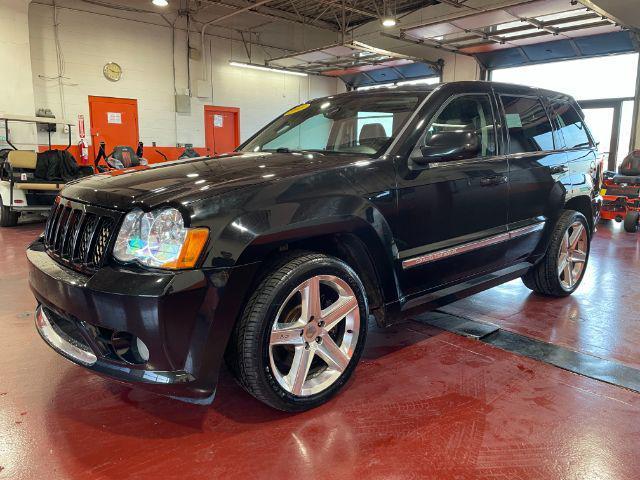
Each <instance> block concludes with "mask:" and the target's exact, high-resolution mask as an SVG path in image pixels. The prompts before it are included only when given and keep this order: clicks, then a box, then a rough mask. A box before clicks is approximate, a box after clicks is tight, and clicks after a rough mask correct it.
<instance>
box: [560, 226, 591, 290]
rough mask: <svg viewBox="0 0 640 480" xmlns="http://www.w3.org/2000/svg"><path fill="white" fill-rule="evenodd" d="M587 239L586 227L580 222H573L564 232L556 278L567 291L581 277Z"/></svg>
mask: <svg viewBox="0 0 640 480" xmlns="http://www.w3.org/2000/svg"><path fill="white" fill-rule="evenodd" d="M588 241H589V239H588V237H587V229H586V228H584V225H583V224H582V223H581V222H573V223H572V224H571V225H570V226H569V228H568V229H567V231H566V232H564V237H563V238H562V243H561V244H560V251H559V252H558V278H559V279H560V285H562V288H564V289H565V290H567V291H569V290H571V289H572V288H573V287H574V286H575V284H576V283H578V282H579V281H580V279H581V278H582V275H583V273H584V268H585V265H586V263H587V249H588V246H589V243H588Z"/></svg>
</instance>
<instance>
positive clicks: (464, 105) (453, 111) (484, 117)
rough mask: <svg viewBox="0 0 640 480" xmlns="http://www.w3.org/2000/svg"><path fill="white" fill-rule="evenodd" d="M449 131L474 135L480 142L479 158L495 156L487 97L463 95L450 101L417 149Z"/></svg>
mask: <svg viewBox="0 0 640 480" xmlns="http://www.w3.org/2000/svg"><path fill="white" fill-rule="evenodd" d="M450 131H456V132H458V131H469V132H473V133H475V134H476V135H477V136H478V140H479V141H480V156H482V157H490V156H493V155H496V154H497V151H496V135H495V127H494V121H493V112H492V109H491V100H490V98H489V96H488V95H464V96H460V97H456V98H454V99H453V100H451V101H450V102H449V103H448V104H447V105H446V106H445V107H444V109H443V110H442V111H441V112H440V113H439V114H438V115H437V117H436V118H435V119H434V120H433V121H432V122H431V124H430V125H429V127H428V128H427V130H426V132H425V133H424V134H423V135H422V137H421V138H420V140H419V141H418V145H417V147H420V146H422V145H429V141H430V140H431V137H432V136H433V135H435V134H437V133H442V132H450ZM418 154H419V153H418Z"/></svg>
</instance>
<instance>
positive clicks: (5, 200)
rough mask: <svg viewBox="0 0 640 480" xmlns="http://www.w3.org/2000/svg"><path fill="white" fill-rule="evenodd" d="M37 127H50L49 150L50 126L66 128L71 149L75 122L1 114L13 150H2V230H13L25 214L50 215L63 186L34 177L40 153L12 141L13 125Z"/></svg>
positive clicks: (59, 183)
mask: <svg viewBox="0 0 640 480" xmlns="http://www.w3.org/2000/svg"><path fill="white" fill-rule="evenodd" d="M14 122H16V123H35V124H45V125H47V132H48V134H49V150H51V128H49V126H50V125H66V126H67V127H68V130H69V131H68V133H69V143H68V145H67V148H66V150H68V149H69V148H70V147H71V127H72V126H74V124H73V123H72V122H69V121H66V120H62V119H56V118H44V117H26V116H20V115H2V114H0V125H3V126H4V130H5V132H6V139H5V142H6V143H7V145H8V146H9V147H10V148H4V149H0V227H13V226H15V225H16V224H17V223H18V218H19V217H20V214H22V213H41V214H47V213H48V212H49V210H50V209H51V206H52V205H53V203H54V201H55V198H56V196H57V194H58V192H59V191H60V188H62V185H63V184H64V182H61V181H46V180H41V179H38V178H36V177H35V175H34V174H35V170H36V166H37V163H38V157H37V152H36V151H32V150H19V149H18V148H17V147H16V146H15V144H14V142H15V140H14V139H12V138H11V131H10V128H9V126H10V124H11V123H14Z"/></svg>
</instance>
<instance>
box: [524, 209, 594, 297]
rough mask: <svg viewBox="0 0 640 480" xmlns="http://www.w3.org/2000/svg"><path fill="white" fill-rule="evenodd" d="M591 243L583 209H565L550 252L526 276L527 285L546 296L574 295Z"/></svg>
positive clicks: (552, 237) (556, 227) (584, 267)
mask: <svg viewBox="0 0 640 480" xmlns="http://www.w3.org/2000/svg"><path fill="white" fill-rule="evenodd" d="M590 245H591V236H590V232H589V225H588V223H587V219H586V218H585V217H584V215H582V214H581V213H579V212H576V211H574V210H565V211H564V212H563V213H562V215H560V218H559V219H558V221H557V223H556V226H555V227H554V230H553V233H552V234H551V243H550V244H549V249H548V250H547V253H546V254H545V256H544V257H543V259H542V260H540V261H539V262H538V263H537V264H536V265H535V266H534V267H532V268H531V270H529V271H528V272H527V273H526V274H525V275H524V277H522V280H523V282H524V284H525V285H526V286H527V287H528V288H529V289H531V290H533V291H534V292H536V293H539V294H542V295H548V296H552V297H566V296H567V295H571V294H572V293H573V292H575V290H576V289H577V288H578V286H580V283H581V282H582V279H583V277H584V272H585V270H586V269H587V262H588V260H589V249H590Z"/></svg>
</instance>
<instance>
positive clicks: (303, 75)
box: [229, 62, 307, 77]
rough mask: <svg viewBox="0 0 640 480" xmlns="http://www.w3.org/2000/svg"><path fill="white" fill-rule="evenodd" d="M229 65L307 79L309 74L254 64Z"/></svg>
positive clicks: (230, 63)
mask: <svg viewBox="0 0 640 480" xmlns="http://www.w3.org/2000/svg"><path fill="white" fill-rule="evenodd" d="M229 65H231V66H232V67H240V68H252V69H254V70H263V71H265V72H276V73H284V74H285V75H296V76H298V77H306V76H307V74H306V73H303V72H295V71H293V70H285V69H284V68H272V67H263V66H262V65H254V64H253V63H244V62H229Z"/></svg>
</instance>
